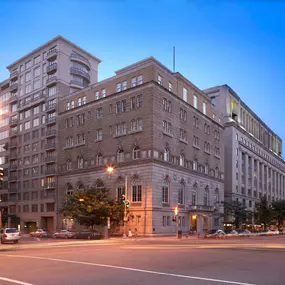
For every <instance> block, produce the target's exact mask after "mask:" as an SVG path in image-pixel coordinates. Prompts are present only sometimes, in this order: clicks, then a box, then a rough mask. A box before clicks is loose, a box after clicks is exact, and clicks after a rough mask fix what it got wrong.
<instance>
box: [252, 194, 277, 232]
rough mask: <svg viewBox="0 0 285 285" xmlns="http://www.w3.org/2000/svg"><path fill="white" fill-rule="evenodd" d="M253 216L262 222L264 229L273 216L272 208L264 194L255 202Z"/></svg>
mask: <svg viewBox="0 0 285 285" xmlns="http://www.w3.org/2000/svg"><path fill="white" fill-rule="evenodd" d="M254 216H255V219H256V220H257V221H258V222H260V223H263V224H264V229H265V230H266V229H267V227H268V225H269V224H270V222H271V220H272V217H273V209H272V206H271V205H270V204H269V203H268V200H267V198H266V196H263V197H261V198H260V200H259V202H257V203H256V204H255V209H254Z"/></svg>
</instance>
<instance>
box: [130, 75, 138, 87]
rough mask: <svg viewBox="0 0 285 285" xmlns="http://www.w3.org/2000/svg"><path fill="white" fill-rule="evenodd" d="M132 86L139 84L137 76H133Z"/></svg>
mask: <svg viewBox="0 0 285 285" xmlns="http://www.w3.org/2000/svg"><path fill="white" fill-rule="evenodd" d="M131 86H132V87H136V86H137V78H136V77H133V78H132V81H131Z"/></svg>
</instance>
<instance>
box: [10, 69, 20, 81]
mask: <svg viewBox="0 0 285 285" xmlns="http://www.w3.org/2000/svg"><path fill="white" fill-rule="evenodd" d="M18 75H19V72H18V70H14V71H12V72H11V73H10V79H11V80H12V79H15V78H16V77H18Z"/></svg>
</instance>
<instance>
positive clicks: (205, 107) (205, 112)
mask: <svg viewBox="0 0 285 285" xmlns="http://www.w3.org/2000/svg"><path fill="white" fill-rule="evenodd" d="M203 114H204V115H206V114H207V104H206V103H205V102H203Z"/></svg>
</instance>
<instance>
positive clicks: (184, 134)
mask: <svg viewBox="0 0 285 285" xmlns="http://www.w3.org/2000/svg"><path fill="white" fill-rule="evenodd" d="M179 139H180V140H182V141H184V142H187V132H186V131H185V130H183V129H180V137H179Z"/></svg>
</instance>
